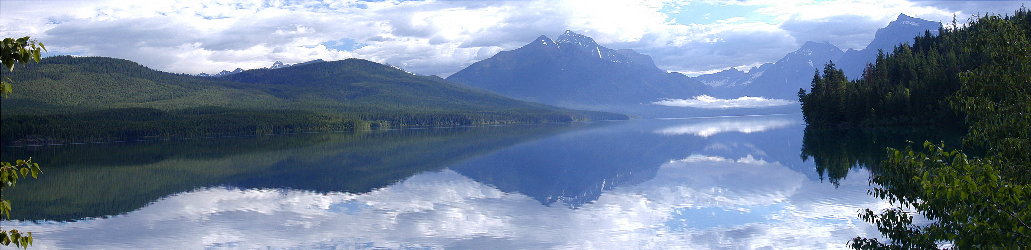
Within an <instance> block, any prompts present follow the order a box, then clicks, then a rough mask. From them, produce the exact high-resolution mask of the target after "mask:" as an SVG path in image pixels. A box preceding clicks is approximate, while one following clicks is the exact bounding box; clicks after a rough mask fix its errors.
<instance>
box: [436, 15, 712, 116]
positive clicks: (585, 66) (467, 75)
mask: <svg viewBox="0 0 1031 250" xmlns="http://www.w3.org/2000/svg"><path fill="white" fill-rule="evenodd" d="M447 80H448V81H453V82H457V83H463V84H466V85H469V86H473V87H477V88H483V89H487V90H490V91H494V92H497V93H499V94H502V95H506V96H510V97H514V98H517V99H522V100H527V101H534V102H541V103H545V104H551V105H558V106H563V107H569V108H581V109H602V110H620V109H618V108H616V107H624V106H628V105H641V104H650V103H651V102H653V101H657V100H660V99H663V98H670V97H685V98H686V97H691V96H695V95H698V94H701V93H705V92H706V91H707V90H708V88H709V87H708V86H705V85H703V84H701V83H700V82H698V81H696V80H694V79H691V78H690V77H687V76H685V75H683V74H680V73H668V72H666V71H664V70H662V69H659V68H658V67H656V66H655V63H654V62H652V59H651V57H649V56H647V55H643V54H640V53H637V52H635V51H633V50H629V49H624V50H613V49H609V48H606V47H604V46H601V45H598V43H596V42H595V41H594V39H592V38H590V37H587V36H584V35H580V34H577V33H574V32H572V31H568V30H567V31H566V32H565V33H564V34H562V35H561V36H559V37H558V39H557V40H551V39H549V38H548V37H547V36H540V37H538V38H537V39H536V40H534V41H532V42H530V43H528V44H526V45H524V46H523V47H520V48H518V49H515V50H511V51H502V52H500V53H498V54H497V55H494V56H493V57H490V58H488V59H484V60H482V61H479V62H476V63H474V64H472V65H470V66H469V67H467V68H465V69H463V70H461V71H458V72H457V73H455V74H453V75H451V76H449V77H448V78H447Z"/></svg>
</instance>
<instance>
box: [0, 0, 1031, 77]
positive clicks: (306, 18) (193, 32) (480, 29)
mask: <svg viewBox="0 0 1031 250" xmlns="http://www.w3.org/2000/svg"><path fill="white" fill-rule="evenodd" d="M710 2H712V3H714V4H710V5H709V7H707V8H712V9H711V10H709V11H712V12H717V11H722V10H721V9H719V8H720V6H750V7H755V8H749V10H750V11H752V12H754V13H745V14H741V15H751V14H755V15H756V16H758V17H759V18H741V17H730V18H726V19H723V20H714V21H712V22H709V23H689V22H686V21H678V20H677V19H676V18H673V17H671V15H670V13H676V12H678V11H679V8H697V6H694V5H691V3H692V2H691V1H679V0H647V1H633V2H624V1H583V0H563V1H545V0H533V1H490V2H478V1H433V0H430V1H371V2H370V1H358V0H346V1H331V2H324V1H315V0H302V1H251V0H224V1H216V2H199V1H188V0H181V1H161V2H150V1H147V2H140V1H128V0H100V1H45V2H29V1H5V2H4V3H3V7H2V8H0V16H4V18H3V19H0V35H2V36H24V35H30V36H33V37H36V38H38V39H39V40H41V41H43V42H44V43H46V44H47V45H48V48H51V51H53V52H54V53H51V54H77V55H93V56H112V57H120V58H125V59H130V60H135V61H139V62H141V63H143V64H144V65H147V66H150V67H152V68H155V69H159V70H165V71H172V72H177V73H200V72H207V73H214V72H217V71H220V70H222V69H232V68H236V67H242V68H258V67H266V66H269V65H271V63H272V62H274V61H283V62H286V63H297V62H303V61H309V60H314V59H325V60H337V59H344V58H351V57H357V58H363V59H369V60H373V61H377V62H381V63H389V64H392V65H395V66H400V67H403V68H405V69H407V70H409V71H412V72H415V73H419V74H438V75H445V76H446V75H448V74H451V73H453V72H456V71H458V70H460V69H461V68H463V67H465V66H467V65H469V64H471V63H473V62H475V61H478V60H482V59H484V58H487V57H490V56H492V55H494V54H496V53H497V52H499V51H502V50H510V49H514V48H518V47H519V46H521V45H523V44H525V43H527V42H530V41H532V40H533V39H534V38H536V37H537V36H539V35H542V34H544V35H550V36H554V35H557V34H560V33H561V32H562V31H563V30H565V29H570V30H575V31H578V32H580V33H583V34H586V35H589V36H593V37H594V38H595V39H596V40H597V41H598V42H599V43H601V44H603V45H606V46H609V47H612V48H615V49H622V48H630V49H636V50H638V51H641V52H644V53H645V54H650V55H652V56H653V57H654V59H655V62H656V64H658V65H659V66H660V67H661V68H663V69H666V70H670V71H677V72H705V71H711V70H714V69H723V68H728V67H742V66H744V65H756V64H758V63H763V62H770V61H775V60H776V59H778V58H779V57H781V56H783V55H784V54H785V53H787V52H790V51H793V50H794V49H797V47H798V46H799V45H801V44H802V43H804V42H805V41H807V40H815V41H830V42H832V43H835V45H837V46H839V47H842V48H861V47H862V46H864V45H865V44H864V43H865V42H867V41H869V40H870V39H872V36H873V32H874V31H875V30H876V28H879V27H882V26H884V25H886V24H887V23H888V22H890V21H891V19H893V18H894V17H895V16H897V15H898V13H900V12H903V13H906V14H909V15H913V16H917V17H921V18H926V19H930V20H933V21H948V20H951V17H952V15H953V14H958V16H959V17H960V18H961V19H963V18H964V17H966V16H969V15H970V14H975V13H982V12H988V11H992V12H999V11H1000V10H1001V9H1004V8H1009V9H1015V8H1016V7H1017V6H1019V2H1006V3H1004V4H996V3H982V2H977V3H963V4H961V3H956V2H952V1H941V2H939V1H917V2H910V1H904V0H889V1H873V0H862V1H816V0H803V1H766V0H763V1H710ZM1025 2H1026V1H1025ZM1000 6H1004V7H1000ZM1010 11H1011V10H1010ZM703 12H704V11H703ZM961 21H962V20H961ZM340 40H350V41H355V42H357V43H360V44H362V45H364V46H361V48H357V49H351V48H339V47H334V46H329V47H327V46H326V45H327V44H335V43H336V41H340Z"/></svg>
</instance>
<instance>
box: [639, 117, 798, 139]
mask: <svg viewBox="0 0 1031 250" xmlns="http://www.w3.org/2000/svg"><path fill="white" fill-rule="evenodd" d="M795 124H798V122H797V121H793V120H790V119H785V118H778V117H759V118H732V119H717V120H715V121H706V122H699V123H692V124H687V125H679V126H673V127H668V128H662V129H658V130H655V133H656V134H662V135H685V134H691V135H696V136H699V137H709V136H713V135H716V134H720V133H726V132H738V133H745V134H751V133H758V132H763V131H767V130H772V129H778V128H783V127H787V126H791V125H795Z"/></svg>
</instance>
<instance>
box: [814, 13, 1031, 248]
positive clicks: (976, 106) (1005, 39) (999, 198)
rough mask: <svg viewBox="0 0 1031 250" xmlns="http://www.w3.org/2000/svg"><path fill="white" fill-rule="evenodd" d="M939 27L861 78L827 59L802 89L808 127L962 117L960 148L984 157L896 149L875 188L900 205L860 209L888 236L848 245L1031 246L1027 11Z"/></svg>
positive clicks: (1030, 22) (940, 147)
mask: <svg viewBox="0 0 1031 250" xmlns="http://www.w3.org/2000/svg"><path fill="white" fill-rule="evenodd" d="M940 33H941V35H940V36H937V37H932V36H930V35H925V36H923V37H918V38H916V41H915V43H914V44H913V46H908V45H902V46H899V47H897V48H896V49H895V53H894V54H892V55H890V56H880V57H879V58H878V60H877V62H876V63H875V64H874V65H871V66H870V67H868V68H867V70H866V73H865V74H864V77H863V78H862V79H860V80H858V81H852V82H848V81H842V80H839V79H837V78H836V77H835V76H836V69H834V67H833V65H828V67H827V69H825V71H824V75H823V76H819V75H818V76H816V77H814V80H813V85H814V88H813V93H810V94H806V93H804V92H800V93H799V97H800V100H801V101H802V102H803V106H802V108H803V114H804V115H805V118H806V121H807V122H809V124H810V125H811V126H820V127H825V126H842V125H844V126H871V125H910V126H912V125H915V124H942V123H948V122H949V121H950V120H952V119H956V120H962V121H964V124H965V126H966V127H967V130H968V133H967V134H966V136H965V137H964V138H963V149H964V150H965V151H970V152H977V154H978V155H981V156H982V157H970V156H968V155H966V154H965V153H963V151H960V150H946V149H945V144H944V143H941V144H933V143H930V142H925V143H924V145H923V149H922V150H914V149H912V148H911V147H906V148H905V149H904V150H897V149H893V148H889V149H888V150H887V159H886V160H884V161H882V162H881V164H880V169H879V170H878V171H876V174H875V176H874V177H873V178H872V179H871V183H872V184H876V186H875V188H874V190H873V191H872V192H871V193H872V194H873V195H875V196H877V197H879V198H883V199H886V200H888V201H889V202H891V204H892V206H893V207H891V208H888V209H885V210H882V211H878V212H875V211H872V210H869V209H867V210H865V211H863V212H862V213H861V214H860V217H861V218H863V219H864V220H866V221H868V222H871V223H873V224H875V225H876V226H877V227H878V229H879V230H880V231H881V233H882V234H883V235H884V236H886V237H887V241H886V242H881V241H879V240H877V239H869V238H861V237H857V238H855V239H853V240H852V241H851V242H850V243H849V246H850V247H852V248H855V249H869V248H894V249H911V248H938V247H941V246H943V245H951V246H954V247H957V248H961V249H965V248H973V249H979V248H1004V249H1009V248H1019V247H1026V246H1028V245H1031V193H1029V191H1031V166H1029V162H1031V14H1029V12H1028V10H1027V9H1024V8H1021V9H1020V10H1018V11H1016V13H1015V14H1014V15H1013V16H1008V17H1000V16H984V17H979V18H977V19H976V20H973V21H972V22H971V23H969V24H968V25H967V26H966V27H963V28H957V27H953V28H951V29H943V30H941V32H940ZM842 87H843V88H842ZM842 103H844V104H845V105H842ZM952 117H956V118H952ZM960 118H962V119H960ZM918 218H925V219H927V220H929V221H928V222H926V223H915V221H918V220H919V219H918Z"/></svg>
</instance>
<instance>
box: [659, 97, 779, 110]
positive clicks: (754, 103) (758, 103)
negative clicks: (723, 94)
mask: <svg viewBox="0 0 1031 250" xmlns="http://www.w3.org/2000/svg"><path fill="white" fill-rule="evenodd" d="M795 103H796V102H795V101H790V100H784V99H770V98H764V97H751V96H742V97H738V98H734V99H720V98H716V97H712V96H709V95H700V96H695V97H694V98H692V99H666V100H662V101H657V102H653V103H652V104H657V105H662V106H670V107H688V108H702V109H731V108H767V107H777V106H785V105H791V104H795Z"/></svg>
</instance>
